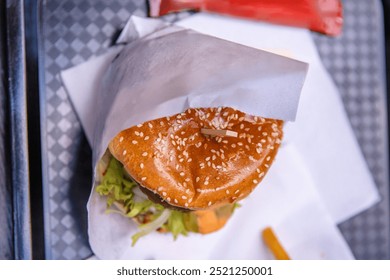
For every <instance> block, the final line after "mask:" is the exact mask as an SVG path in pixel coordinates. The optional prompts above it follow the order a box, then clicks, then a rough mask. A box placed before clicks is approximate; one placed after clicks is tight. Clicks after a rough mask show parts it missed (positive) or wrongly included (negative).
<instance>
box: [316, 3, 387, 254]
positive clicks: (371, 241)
mask: <svg viewBox="0 0 390 280" xmlns="http://www.w3.org/2000/svg"><path fill="white" fill-rule="evenodd" d="M344 12H345V16H344V20H345V25H344V26H345V28H344V33H343V36H341V37H340V38H328V37H325V36H320V35H313V36H314V39H315V42H316V44H317V46H318V50H319V53H320V55H321V58H322V61H323V63H324V65H325V67H326V68H327V69H328V71H329V73H330V74H331V76H332V77H333V80H334V81H335V83H336V85H337V87H338V89H339V91H340V94H341V96H342V99H343V102H344V105H345V108H346V111H347V114H348V116H349V119H350V121H351V124H352V127H353V129H354V132H355V135H356V137H357V139H358V141H359V144H360V146H361V148H362V151H363V154H364V156H365V158H366V161H367V164H368V167H369V169H370V170H371V172H372V174H373V176H374V180H375V182H376V184H377V186H378V188H379V191H380V194H381V196H382V200H381V202H380V203H379V204H378V205H376V206H375V207H372V208H371V209H369V210H368V211H366V212H365V213H362V214H360V215H358V216H357V217H355V218H353V219H350V220H349V221H347V222H345V223H343V224H342V225H341V226H340V228H341V230H342V232H343V234H344V236H345V238H346V240H347V241H348V243H349V245H350V246H351V248H352V250H353V252H354V254H355V256H356V258H358V259H389V257H390V255H389V253H390V244H389V236H390V233H389V182H388V163H387V154H388V152H387V150H388V142H387V121H386V114H387V112H386V104H387V103H386V91H385V84H384V82H385V77H384V63H385V57H384V49H383V48H384V41H383V40H384V31H383V15H382V6H381V3H380V1H366V0H353V1H352V0H348V1H344ZM351 164H353V163H352V162H351Z"/></svg>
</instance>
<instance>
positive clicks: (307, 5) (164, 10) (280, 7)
mask: <svg viewBox="0 0 390 280" xmlns="http://www.w3.org/2000/svg"><path fill="white" fill-rule="evenodd" d="M149 4H150V16H152V17H158V16H162V15H165V14H168V13H172V12H179V11H182V10H198V11H208V12H212V13H219V14H225V15H233V16H238V17H243V18H248V19H256V20H263V21H268V22H272V23H278V24H285V25H291V26H298V27H304V28H308V29H311V30H313V31H317V32H320V33H324V34H326V35H332V36H336V35H339V34H340V33H341V29H342V25H343V17H342V6H341V2H340V0H149Z"/></svg>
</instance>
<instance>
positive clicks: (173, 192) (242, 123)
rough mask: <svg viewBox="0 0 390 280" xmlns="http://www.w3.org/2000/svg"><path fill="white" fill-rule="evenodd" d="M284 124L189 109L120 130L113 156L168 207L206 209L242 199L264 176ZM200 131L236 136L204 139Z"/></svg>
mask: <svg viewBox="0 0 390 280" xmlns="http://www.w3.org/2000/svg"><path fill="white" fill-rule="evenodd" d="M282 126H283V121H280V120H273V119H264V118H258V117H252V116H249V115H246V114H245V113H242V112H240V111H238V110H234V109H232V108H228V107H223V108H202V109H188V110H187V111H185V112H183V113H181V114H177V115H174V116H171V117H166V118H161V119H156V120H153V121H148V122H145V123H143V124H140V125H138V126H134V127H131V128H129V129H126V130H124V131H122V132H120V133H119V134H118V135H117V136H115V138H114V139H113V140H112V141H111V143H110V145H109V149H110V151H111V153H112V155H113V156H114V157H115V158H116V159H118V160H119V161H120V162H122V164H123V165H124V166H125V169H126V170H127V172H128V173H129V174H130V176H131V177H132V178H133V179H134V180H136V181H137V182H139V183H140V184H141V185H142V186H143V187H145V188H147V189H149V190H151V191H153V192H155V193H156V194H157V195H159V196H160V197H161V198H162V199H163V200H164V201H165V202H167V203H169V204H170V205H173V206H176V207H182V208H188V209H194V210H195V209H206V208H209V207H212V206H215V205H221V204H225V203H233V202H235V201H236V200H240V199H242V198H244V197H246V196H247V195H248V194H249V193H250V192H251V191H252V190H253V189H254V188H255V187H256V186H257V185H258V184H259V183H260V182H261V180H262V179H263V177H264V175H265V174H266V173H267V171H268V169H269V167H270V165H271V163H272V161H273V160H274V157H275V155H276V152H277V150H278V148H279V146H280V142H281V138H282V134H283V132H282ZM201 128H212V129H228V130H232V131H235V132H238V137H206V136H205V135H203V134H202V133H201V132H200V130H201Z"/></svg>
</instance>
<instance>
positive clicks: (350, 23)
mask: <svg viewBox="0 0 390 280" xmlns="http://www.w3.org/2000/svg"><path fill="white" fill-rule="evenodd" d="M344 2H345V14H346V15H345V18H346V28H345V33H344V35H343V36H342V37H341V38H339V39H329V38H327V37H324V36H320V35H313V36H314V38H315V41H316V43H317V45H318V46H319V51H320V53H321V56H322V58H323V61H324V63H325V65H326V67H327V68H328V69H329V71H330V73H331V75H332V76H333V78H334V79H335V81H336V83H337V85H338V87H339V88H340V92H341V94H342V96H343V100H344V102H345V105H346V108H347V111H348V113H349V116H350V119H351V122H352V124H353V127H354V129H355V132H356V135H357V137H358V139H359V142H360V144H361V146H362V148H363V150H364V154H365V156H366V158H367V161H368V163H369V166H370V169H371V171H372V172H373V174H374V177H375V179H376V182H377V183H378V185H379V186H380V191H381V194H382V195H383V197H385V198H386V199H383V200H382V202H381V204H379V205H378V206H376V207H374V208H372V209H370V210H369V211H367V212H366V213H364V214H362V215H359V216H357V217H356V218H354V219H352V220H350V221H347V222H345V223H344V224H343V225H342V226H341V229H342V231H343V233H344V235H345V237H346V239H347V240H348V242H349V243H350V245H351V247H352V249H353V251H354V253H355V255H356V257H357V258H377V259H383V258H389V246H388V245H389V244H388V241H389V229H388V221H387V219H388V207H387V206H388V200H387V196H388V193H387V191H388V181H387V175H388V174H387V165H386V154H387V153H386V152H385V151H387V149H386V147H387V146H386V145H387V140H386V137H385V135H386V133H387V128H386V124H385V112H386V111H385V109H384V104H385V102H384V91H383V86H382V83H383V80H382V77H381V76H380V75H381V71H382V70H383V69H381V67H380V66H381V63H382V62H383V61H384V58H383V55H384V54H383V51H382V50H381V49H378V48H379V46H380V44H382V37H383V34H382V29H381V26H382V22H381V18H380V17H379V16H378V15H379V14H380V12H381V9H380V6H379V2H377V1H366V0H358V1H356V0H346V1H344ZM41 13H42V14H41V26H42V32H41V38H40V42H41V43H42V55H44V78H45V92H44V94H45V104H43V107H44V108H45V112H46V119H45V120H43V122H45V123H44V125H43V126H44V127H45V128H46V131H47V135H46V138H45V139H44V140H45V141H44V142H43V143H44V145H45V146H46V147H43V149H44V150H47V153H46V155H47V158H46V166H44V168H46V172H47V178H45V183H46V184H45V191H46V198H45V199H46V202H47V203H46V214H47V215H46V217H45V225H46V236H45V238H46V255H47V258H52V259H80V258H86V257H88V256H89V255H90V254H91V250H90V248H89V246H88V241H87V236H86V209H85V207H86V205H85V204H86V201H87V198H88V194H89V192H90V186H91V184H90V180H91V166H90V161H91V151H90V148H89V147H88V144H87V142H86V140H85V137H84V134H83V132H82V130H81V127H80V123H79V122H78V120H77V117H76V114H75V112H74V110H73V108H72V106H71V103H70V101H69V99H68V97H67V95H66V93H65V91H64V89H63V87H62V86H61V82H60V79H59V77H58V74H59V72H60V71H61V70H63V69H66V68H69V67H71V66H73V65H76V64H79V63H81V62H83V61H85V60H87V59H89V58H90V57H92V56H94V55H97V54H99V53H102V52H103V51H104V50H105V49H107V48H108V47H109V46H110V45H111V42H112V41H113V39H114V38H115V36H116V35H117V34H118V31H119V30H120V29H121V28H122V27H123V25H124V23H125V22H126V20H127V19H128V18H129V16H130V15H131V14H136V15H139V16H145V14H146V4H145V1H142V0H134V1H129V0H111V1H104V0H98V1H93V0H65V1H60V0H47V1H41ZM184 16H187V14H182V15H179V17H184ZM176 18H177V16H168V17H167V18H166V19H167V20H169V21H173V20H175V19H176ZM80 83H82V81H80Z"/></svg>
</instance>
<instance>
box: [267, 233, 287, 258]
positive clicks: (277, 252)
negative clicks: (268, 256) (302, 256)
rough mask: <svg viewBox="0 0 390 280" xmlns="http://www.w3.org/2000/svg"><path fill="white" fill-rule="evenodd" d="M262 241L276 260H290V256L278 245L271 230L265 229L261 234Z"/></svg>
mask: <svg viewBox="0 0 390 280" xmlns="http://www.w3.org/2000/svg"><path fill="white" fill-rule="evenodd" d="M262 236H263V240H264V242H265V244H266V245H267V247H268V248H269V249H270V250H271V252H272V254H273V255H274V256H275V258H276V259H277V260H290V256H289V255H288V254H287V252H286V250H285V249H284V248H283V246H282V244H280V242H279V240H278V238H277V237H276V235H275V233H274V231H273V230H272V228H270V227H267V228H265V229H264V230H263V233H262Z"/></svg>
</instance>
